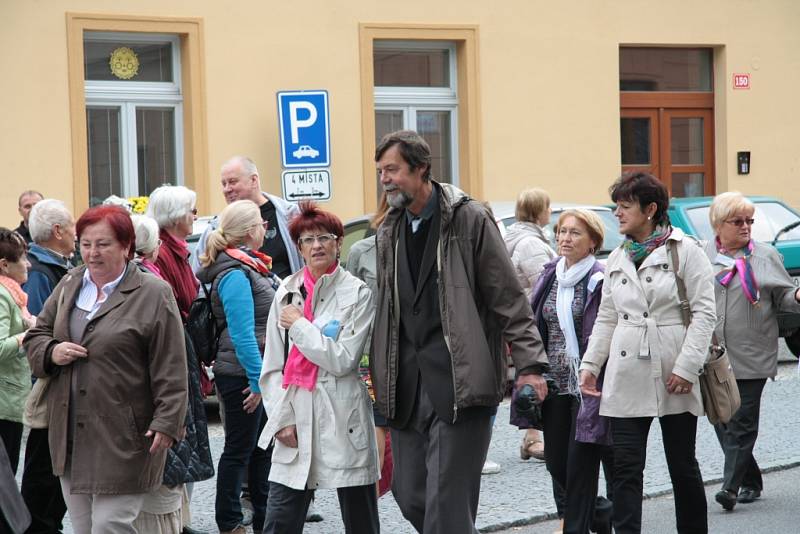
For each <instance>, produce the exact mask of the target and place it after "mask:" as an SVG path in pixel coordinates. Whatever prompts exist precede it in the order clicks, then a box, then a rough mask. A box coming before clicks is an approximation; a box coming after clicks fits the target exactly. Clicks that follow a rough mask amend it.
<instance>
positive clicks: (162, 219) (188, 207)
mask: <svg viewBox="0 0 800 534" xmlns="http://www.w3.org/2000/svg"><path fill="white" fill-rule="evenodd" d="M196 201H197V193H195V192H194V191H192V190H191V189H189V188H188V187H184V186H182V185H162V186H161V187H157V188H156V189H155V190H154V191H153V192H152V193H150V201H149V202H148V204H147V215H148V216H150V217H152V218H153V219H155V220H156V222H157V223H158V227H159V228H167V227H169V226H172V225H173V224H175V222H177V220H178V219H180V218H181V217H185V216H186V215H188V214H189V212H190V211H192V209H194V205H195V202H196Z"/></svg>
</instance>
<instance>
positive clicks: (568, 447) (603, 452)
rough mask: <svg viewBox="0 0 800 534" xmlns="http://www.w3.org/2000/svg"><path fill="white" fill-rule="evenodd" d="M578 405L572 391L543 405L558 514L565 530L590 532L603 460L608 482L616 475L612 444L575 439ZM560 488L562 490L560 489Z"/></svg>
mask: <svg viewBox="0 0 800 534" xmlns="http://www.w3.org/2000/svg"><path fill="white" fill-rule="evenodd" d="M579 408H580V400H579V399H578V398H577V397H574V396H572V395H558V396H557V397H553V398H550V399H548V400H546V401H545V403H544V404H543V405H542V416H543V417H542V419H543V429H542V431H543V432H544V435H545V439H546V442H545V447H544V455H545V462H546V464H547V470H548V471H549V472H550V476H551V477H552V478H553V493H554V495H556V496H557V497H556V508H557V509H558V515H559V517H562V518H563V519H564V533H565V534H567V533H569V534H587V533H588V532H589V527H590V525H591V524H592V518H593V516H594V505H595V499H596V497H597V485H598V476H599V468H600V462H601V460H602V462H603V469H604V471H605V475H606V481H607V483H608V482H609V481H610V480H611V479H612V476H613V474H612V471H613V461H614V460H613V458H614V456H613V452H612V450H611V447H606V446H603V445H597V444H594V443H581V442H577V441H575V418H576V417H577V415H578V409H579ZM561 488H563V492H560V491H559V490H561ZM610 489H611V488H607V494H608V497H609V498H612V493H611V491H610ZM559 501H561V502H559Z"/></svg>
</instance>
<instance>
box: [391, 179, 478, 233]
mask: <svg viewBox="0 0 800 534" xmlns="http://www.w3.org/2000/svg"><path fill="white" fill-rule="evenodd" d="M431 184H432V185H433V187H435V188H436V190H437V192H438V193H439V195H438V196H439V214H440V217H441V227H442V228H447V227H448V226H449V225H450V222H451V221H452V219H453V214H454V213H455V210H456V209H457V208H458V207H459V206H461V205H463V204H466V203H467V202H469V201H470V200H472V198H471V197H470V196H469V195H467V194H466V193H465V192H464V191H462V190H461V189H459V188H457V187H456V186H454V185H451V184H442V183H439V182H437V181H436V180H431ZM405 211H406V210H405V208H390V209H389V213H388V214H387V215H386V219H385V220H384V222H383V224H382V225H381V227H380V228H379V229H378V233H381V232H382V231H386V232H391V231H392V229H393V228H394V227H395V226H396V223H397V222H398V220H399V219H400V218H401V217H402V216H403V214H404V213H405Z"/></svg>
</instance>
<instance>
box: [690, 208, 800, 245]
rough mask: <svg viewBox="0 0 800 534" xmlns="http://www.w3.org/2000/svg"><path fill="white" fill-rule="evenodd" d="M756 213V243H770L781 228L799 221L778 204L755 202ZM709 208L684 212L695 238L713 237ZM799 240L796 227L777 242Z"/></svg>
mask: <svg viewBox="0 0 800 534" xmlns="http://www.w3.org/2000/svg"><path fill="white" fill-rule="evenodd" d="M755 206H756V212H755V214H754V215H753V218H754V219H755V220H756V222H755V224H753V239H755V240H756V241H767V242H771V241H772V240H773V239H775V236H776V235H777V234H778V232H780V230H781V228H783V227H785V226H786V225H788V224H791V223H793V222H796V221H798V220H800V217H798V216H797V214H796V213H794V212H793V211H791V210H790V209H788V208H787V207H786V206H784V205H783V204H780V203H778V202H755ZM708 211H709V206H701V207H697V208H690V209H687V210H686V213H687V215H688V216H689V220H690V221H691V222H692V227H693V228H694V229H695V230H696V231H697V237H699V238H700V239H703V240H709V239H712V238H713V237H714V230H713V229H712V228H711V222H710V221H709V220H708ZM796 239H800V227H796V228H794V229H793V230H790V231H788V232H786V233H784V234H781V236H780V238H778V241H792V240H796Z"/></svg>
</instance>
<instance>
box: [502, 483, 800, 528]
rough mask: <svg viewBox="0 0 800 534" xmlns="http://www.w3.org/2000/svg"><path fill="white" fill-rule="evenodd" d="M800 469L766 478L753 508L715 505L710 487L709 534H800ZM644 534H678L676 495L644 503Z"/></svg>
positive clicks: (554, 525)
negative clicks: (799, 504) (799, 490)
mask: <svg viewBox="0 0 800 534" xmlns="http://www.w3.org/2000/svg"><path fill="white" fill-rule="evenodd" d="M798 480H800V468H794V469H788V470H779V471H773V472H771V473H769V474H767V475H765V476H764V493H763V494H762V495H761V499H759V500H757V501H756V502H754V503H751V504H737V505H736V507H735V508H734V509H733V511H732V512H726V511H724V510H723V509H722V507H721V506H719V505H718V504H717V503H716V502H715V501H714V494H715V493H716V492H717V490H718V489H719V488H718V487H717V485H716V484H712V485H709V486H706V499H707V501H708V531H709V533H710V534H730V533H734V532H752V533H754V534H756V533H762V532H763V533H766V532H776V533H782V534H783V533H791V532H799V531H800V526H798V520H800V512H798V509H797V481H798ZM558 528H559V523H558V521H544V522H541V523H537V524H534V525H528V526H522V527H512V528H510V529H506V530H499V531H497V533H498V534H552V533H553V532H556V531H557V530H558ZM642 532H647V533H648V534H672V533H674V532H675V502H674V500H673V498H672V495H664V496H662V497H656V498H654V499H647V500H645V501H644V505H643V507H642Z"/></svg>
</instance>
